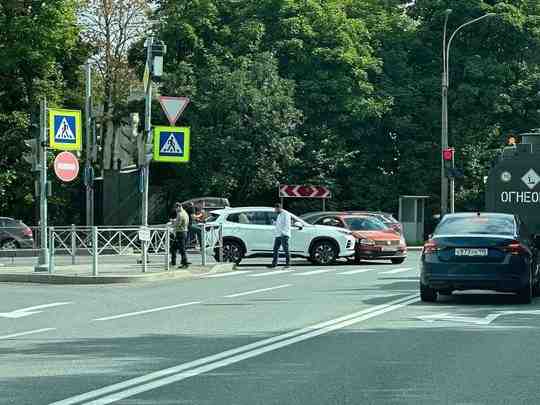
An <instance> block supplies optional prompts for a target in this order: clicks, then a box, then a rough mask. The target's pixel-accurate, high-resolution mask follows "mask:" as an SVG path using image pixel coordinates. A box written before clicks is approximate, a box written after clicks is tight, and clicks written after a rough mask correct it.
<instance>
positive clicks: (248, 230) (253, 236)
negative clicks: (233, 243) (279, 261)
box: [227, 210, 274, 253]
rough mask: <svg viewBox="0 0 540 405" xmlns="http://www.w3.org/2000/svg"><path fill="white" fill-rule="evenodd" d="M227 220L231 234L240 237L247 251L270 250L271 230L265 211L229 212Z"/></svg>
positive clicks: (272, 237)
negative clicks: (231, 223) (230, 223)
mask: <svg viewBox="0 0 540 405" xmlns="http://www.w3.org/2000/svg"><path fill="white" fill-rule="evenodd" d="M227 221H228V222H233V223H234V225H233V226H231V227H230V228H231V236H236V237H238V238H239V239H241V240H242V241H243V242H244V244H245V245H246V248H247V250H248V251H249V252H253V253H267V252H272V247H273V243H274V236H273V230H274V227H273V226H272V225H271V224H270V221H269V219H268V214H267V212H266V211H261V210H258V211H252V210H246V211H241V212H236V213H234V214H229V215H228V217H227Z"/></svg>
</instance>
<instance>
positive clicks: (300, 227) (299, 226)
mask: <svg viewBox="0 0 540 405" xmlns="http://www.w3.org/2000/svg"><path fill="white" fill-rule="evenodd" d="M294 227H295V228H298V229H303V228H304V225H303V224H302V222H298V221H296V222H295V223H294Z"/></svg>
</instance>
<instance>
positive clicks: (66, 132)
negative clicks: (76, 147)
mask: <svg viewBox="0 0 540 405" xmlns="http://www.w3.org/2000/svg"><path fill="white" fill-rule="evenodd" d="M54 137H55V138H56V139H61V140H75V134H74V133H73V131H72V130H71V128H70V126H69V124H68V122H67V119H66V117H62V122H61V123H60V126H59V127H58V131H56V134H55V136H54Z"/></svg>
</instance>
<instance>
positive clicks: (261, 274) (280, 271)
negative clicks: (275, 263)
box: [248, 270, 292, 277]
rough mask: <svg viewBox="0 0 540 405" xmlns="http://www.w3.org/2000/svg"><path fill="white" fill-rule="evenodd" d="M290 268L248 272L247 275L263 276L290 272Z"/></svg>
mask: <svg viewBox="0 0 540 405" xmlns="http://www.w3.org/2000/svg"><path fill="white" fill-rule="evenodd" d="M291 271H292V270H273V271H267V272H266V273H257V274H250V275H249V276H248V277H264V276H273V275H275V274H285V273H290V272H291Z"/></svg>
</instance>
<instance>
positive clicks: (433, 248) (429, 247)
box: [422, 239, 441, 254]
mask: <svg viewBox="0 0 540 405" xmlns="http://www.w3.org/2000/svg"><path fill="white" fill-rule="evenodd" d="M439 250H441V247H440V246H439V245H438V244H437V242H435V241H434V240H433V239H430V240H428V241H427V242H426V243H424V251H423V252H422V253H423V254H426V253H435V252H438V251H439Z"/></svg>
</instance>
